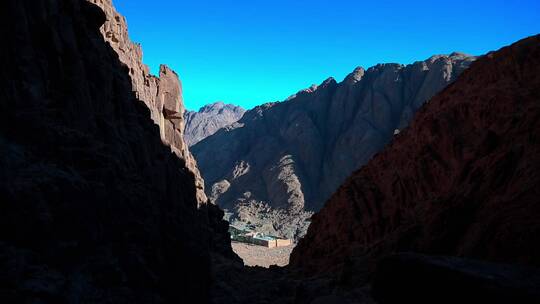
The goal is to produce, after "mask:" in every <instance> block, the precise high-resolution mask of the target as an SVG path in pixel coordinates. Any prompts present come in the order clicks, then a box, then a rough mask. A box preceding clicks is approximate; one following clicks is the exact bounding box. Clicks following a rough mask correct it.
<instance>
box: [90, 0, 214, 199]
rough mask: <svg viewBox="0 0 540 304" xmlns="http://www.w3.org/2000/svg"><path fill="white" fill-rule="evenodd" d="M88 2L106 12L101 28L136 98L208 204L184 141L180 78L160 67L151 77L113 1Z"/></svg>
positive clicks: (138, 48) (200, 178)
mask: <svg viewBox="0 0 540 304" xmlns="http://www.w3.org/2000/svg"><path fill="white" fill-rule="evenodd" d="M88 1H89V2H91V3H94V4H96V5H98V6H99V7H101V8H102V9H103V11H104V12H105V16H106V21H105V23H104V24H103V26H102V27H101V33H102V34H103V36H104V37H105V40H106V41H107V42H109V43H110V45H111V46H112V48H113V49H114V50H115V51H116V52H117V53H118V56H119V58H120V61H121V62H122V63H124V64H125V65H126V66H127V68H128V71H129V76H130V78H131V83H132V86H133V88H132V89H133V91H134V92H135V95H136V97H137V98H138V99H139V100H141V101H144V103H145V104H146V106H147V107H148V109H150V113H151V117H152V120H153V121H154V123H156V124H157V125H158V126H159V129H160V134H161V140H162V141H163V142H164V143H165V144H167V145H168V146H169V147H170V148H171V150H172V151H173V152H174V153H175V154H176V155H178V156H179V157H181V158H182V159H184V160H185V161H186V165H187V167H188V168H189V169H190V170H191V171H193V173H194V174H195V176H196V180H197V199H198V200H199V203H205V202H206V195H205V193H204V181H203V179H202V177H201V175H200V173H199V169H198V168H197V162H196V161H195V159H194V158H193V156H192V155H191V153H190V152H189V149H188V144H186V142H185V140H184V128H185V120H184V113H185V108H184V102H183V99H182V84H181V82H180V80H179V78H178V75H177V74H176V73H175V72H174V71H173V70H171V69H170V68H169V67H167V66H165V65H162V66H160V69H159V77H156V76H154V75H152V74H150V70H149V68H148V66H146V65H145V64H144V63H143V61H142V59H143V58H142V57H143V52H142V48H141V45H140V44H136V43H133V42H132V41H131V40H130V39H129V35H128V27H127V22H126V19H125V18H124V16H122V15H120V14H119V13H118V12H117V11H116V9H115V8H114V6H113V4H112V2H111V0H88Z"/></svg>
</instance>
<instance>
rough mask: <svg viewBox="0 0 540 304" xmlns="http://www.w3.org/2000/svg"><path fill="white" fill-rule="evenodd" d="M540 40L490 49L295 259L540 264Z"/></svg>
mask: <svg viewBox="0 0 540 304" xmlns="http://www.w3.org/2000/svg"><path fill="white" fill-rule="evenodd" d="M539 70H540V36H534V37H530V38H527V39H524V40H522V41H519V42H517V43H515V44H513V45H511V46H509V47H505V48H502V49H501V50H499V51H496V52H493V53H489V54H487V55H485V56H483V57H481V58H480V59H479V60H478V61H476V62H475V63H473V64H472V65H471V67H470V68H469V69H468V70H467V71H465V72H464V73H463V74H462V75H461V76H460V77H459V79H458V80H457V81H456V82H455V83H454V84H452V85H451V86H449V87H448V88H446V89H445V90H444V91H442V92H441V93H440V94H438V95H437V96H435V97H434V98H432V99H431V101H430V102H429V103H428V104H427V105H426V106H424V108H422V110H420V112H419V113H418V114H417V116H416V117H415V119H414V121H413V122H412V124H411V126H410V127H409V128H407V129H405V130H404V131H403V132H401V133H400V134H399V135H398V136H397V137H396V138H395V139H394V141H393V143H392V144H391V145H390V146H388V147H387V148H386V149H385V150H384V151H383V152H381V153H379V154H378V155H377V156H376V157H374V159H372V160H371V161H370V162H369V163H368V164H367V165H366V166H364V167H363V168H362V169H360V170H359V171H357V172H355V173H354V174H353V175H352V176H351V177H350V178H348V179H347V181H346V182H345V183H344V184H343V185H342V186H341V187H340V188H339V190H338V191H337V192H336V193H335V194H334V195H333V196H332V197H331V198H330V199H329V200H328V202H327V203H326V205H325V207H324V208H323V209H322V210H321V211H320V213H318V214H316V215H315V216H314V217H313V222H312V224H311V226H310V228H309V231H308V233H307V235H306V237H305V238H304V239H303V240H302V241H301V242H300V244H299V245H298V246H297V247H296V249H295V250H294V251H293V253H292V256H291V264H292V265H293V266H294V267H295V268H297V269H301V270H302V271H304V272H306V273H328V272H329V271H331V270H332V271H335V272H339V270H340V269H341V270H344V269H351V271H350V272H349V274H351V275H352V274H353V273H354V272H355V271H356V270H354V269H355V267H357V266H358V265H361V264H362V263H364V262H365V261H366V260H369V259H370V258H378V257H381V256H384V255H386V254H390V253H393V252H396V251H414V252H420V253H426V254H440V255H451V256H463V257H469V258H477V259H481V260H488V261H494V262H503V263H512V264H514V263H518V264H525V265H535V266H538V265H540V245H539V244H540V237H539V235H538V233H537V232H538V231H540V204H539V203H538V202H539V200H538V198H539V197H540V175H539V174H538V172H540V140H539V137H538V134H540V103H539V102H538V101H539V100H540V91H539V88H540V74H539V73H538V71H539Z"/></svg>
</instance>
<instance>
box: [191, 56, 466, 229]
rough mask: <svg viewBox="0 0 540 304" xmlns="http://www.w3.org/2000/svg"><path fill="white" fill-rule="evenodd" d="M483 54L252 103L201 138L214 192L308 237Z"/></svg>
mask: <svg viewBox="0 0 540 304" xmlns="http://www.w3.org/2000/svg"><path fill="white" fill-rule="evenodd" d="M474 59H475V57H471V56H467V55H464V54H460V53H453V54H450V55H438V56H433V57H431V58H429V59H427V60H425V61H419V62H415V63H413V64H410V65H401V64H379V65H376V66H374V67H371V68H369V69H367V70H365V69H363V68H356V69H355V70H354V71H353V72H352V73H351V74H349V75H348V76H347V77H346V78H345V79H344V80H343V81H342V82H341V83H337V82H336V81H335V80H334V79H332V78H329V79H327V80H326V81H324V82H323V83H321V84H320V85H313V86H311V87H310V88H308V89H305V90H302V91H300V92H298V93H297V94H295V95H293V96H291V97H290V98H288V99H287V100H286V101H284V102H280V103H269V104H265V105H262V106H258V107H256V108H254V109H253V110H250V111H247V112H246V113H245V114H244V116H243V117H242V119H240V120H239V121H238V122H236V123H234V124H232V125H229V126H228V127H226V128H223V129H221V130H219V131H218V132H216V133H215V134H214V135H212V136H209V137H208V138H206V139H204V140H202V141H201V142H199V143H197V144H196V145H194V146H193V147H192V151H193V153H194V155H195V156H196V158H197V161H198V163H199V166H200V169H201V172H202V173H203V175H204V178H205V180H206V186H207V187H206V188H207V191H208V194H209V196H211V200H212V201H214V202H216V203H217V204H218V205H220V206H222V207H223V208H226V209H228V210H229V211H231V212H232V214H233V220H234V219H236V220H239V221H240V222H244V223H247V222H249V223H251V224H253V225H255V226H256V227H257V228H258V229H259V230H262V231H264V232H267V233H272V234H278V235H282V236H286V237H289V238H295V239H298V238H300V237H301V236H302V235H304V234H305V232H306V229H307V227H308V225H309V218H310V217H311V215H312V213H313V212H314V211H318V210H320V208H321V207H322V206H323V204H324V202H325V201H326V199H328V198H329V197H330V196H331V195H332V193H334V192H335V191H336V190H337V189H338V187H339V185H341V184H342V183H343V182H344V181H345V179H346V177H347V176H349V175H350V174H351V173H352V172H353V171H354V170H357V169H359V168H360V167H362V166H363V165H365V164H366V163H367V162H368V161H369V160H370V159H371V158H372V157H373V156H374V155H375V154H376V153H377V152H379V151H380V150H381V149H382V148H383V147H384V146H385V145H386V144H388V143H389V142H390V141H391V140H392V138H393V137H394V135H395V134H397V133H399V130H403V129H404V128H406V126H407V125H408V123H409V122H410V121H411V119H412V118H413V116H414V114H415V113H416V111H417V110H418V109H419V108H420V107H421V106H422V105H423V104H424V103H425V102H427V101H428V100H429V99H430V98H431V97H432V96H433V95H435V94H436V93H438V92H439V91H441V90H442V89H444V88H445V87H446V86H447V85H448V84H450V83H452V82H453V81H454V80H455V79H456V78H457V77H458V75H460V74H461V73H462V72H463V71H464V70H465V69H466V68H467V67H468V66H469V64H470V63H471V62H473V61H474Z"/></svg>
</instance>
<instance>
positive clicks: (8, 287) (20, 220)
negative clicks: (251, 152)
mask: <svg viewBox="0 0 540 304" xmlns="http://www.w3.org/2000/svg"><path fill="white" fill-rule="evenodd" d="M100 4H103V5H105V4H106V3H100ZM110 14H111V10H109V11H108V13H107V14H104V13H103V11H102V10H101V9H100V8H98V7H97V6H95V5H94V4H91V3H89V2H87V1H82V0H6V1H2V2H1V4H0V23H1V24H0V25H1V26H0V36H1V37H2V46H1V47H0V65H1V66H2V69H1V70H0V151H2V153H0V273H1V275H0V302H2V303H204V302H207V301H208V300H209V297H210V288H211V286H212V284H213V279H212V278H213V276H212V263H211V253H210V252H211V251H212V250H215V249H219V250H221V252H223V253H225V254H227V252H228V253H229V254H230V255H232V251H231V250H230V245H229V247H228V248H227V247H226V246H227V242H229V243H230V241H229V240H228V236H227V224H226V223H225V222H223V221H221V216H222V215H223V214H222V213H221V212H220V211H219V210H217V208H216V207H215V206H213V205H206V204H200V203H199V201H198V200H197V187H196V181H197V179H196V178H197V177H196V176H195V175H194V174H193V171H192V170H190V169H189V168H188V167H187V166H188V165H189V162H190V160H189V158H188V157H187V154H182V153H185V151H187V150H185V149H184V150H182V149H183V148H182V147H185V146H182V145H181V142H179V141H174V140H172V139H173V138H179V137H178V136H180V135H181V130H182V128H180V126H181V121H182V115H181V114H182V104H181V99H180V98H179V96H180V95H179V90H180V88H179V86H178V82H177V78H176V76H175V75H174V74H172V72H170V71H169V70H167V69H166V68H163V69H162V75H161V78H160V80H158V79H154V78H152V77H147V78H145V79H144V80H145V82H144V85H146V84H148V82H146V81H147V80H148V81H155V82H154V83H156V84H157V87H155V88H156V91H155V92H151V94H150V93H149V94H150V95H149V96H150V97H151V98H153V96H154V93H155V96H157V97H156V98H155V99H147V96H144V94H146V93H148V92H150V91H151V90H150V89H148V90H150V91H148V90H147V88H152V85H148V86H147V88H144V89H140V88H138V87H137V86H138V85H137V84H136V82H137V81H138V80H137V79H136V77H135V78H133V76H134V75H135V73H139V72H136V71H137V70H136V68H137V67H136V66H130V64H126V62H125V61H123V60H122V56H123V55H122V53H121V52H117V49H115V48H113V47H118V45H120V44H118V45H116V46H115V44H114V41H115V40H118V41H119V42H118V43H120V41H125V40H122V39H124V38H125V36H124V38H122V37H117V36H114V35H113V36H111V37H109V39H110V40H111V41H113V43H110V44H108V43H106V42H105V40H104V39H103V36H102V33H100V27H102V25H103V24H105V27H104V28H105V29H107V27H108V25H107V24H109V25H110V24H111V22H112V20H113V19H114V20H116V22H121V21H122V20H123V19H122V18H121V17H119V19H118V18H116V17H117V16H116V15H115V17H114V18H113V19H111V15H110ZM106 22H108V23H106ZM102 29H103V27H102ZM105 32H107V33H108V31H107V30H105ZM113 32H114V31H113ZM115 37H116V38H115ZM111 46H113V47H111ZM136 50H139V51H140V49H138V48H136ZM126 54H127V53H126ZM135 54H136V52H135ZM119 55H120V58H119ZM137 62H138V61H137ZM138 63H139V64H140V62H138ZM140 67H141V66H140V65H139V68H140ZM145 75H146V74H145ZM130 76H131V77H130ZM145 77H146V76H145ZM159 92H161V93H159ZM150 100H153V102H155V104H154V106H156V108H154V107H153V106H150V105H149V102H150ZM157 110H159V111H161V112H160V113H157V112H156V111H157ZM151 114H152V115H154V117H153V118H154V121H152V119H151ZM156 117H159V118H160V119H161V124H159V125H160V126H161V129H160V128H159V127H158V126H156V123H155V122H156ZM177 122H179V124H178V125H176V123H177ZM172 126H174V127H172ZM177 126H178V127H177ZM170 132H172V133H174V136H173V137H171V136H172V135H171V133H170ZM160 138H165V140H166V142H167V143H170V144H171V146H167V145H164V144H163V142H162V140H161V139H160ZM171 147H172V148H173V149H176V148H178V151H175V152H177V154H180V155H183V157H182V158H179V157H177V155H175V154H173V153H171ZM182 151H184V152H182Z"/></svg>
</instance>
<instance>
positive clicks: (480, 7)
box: [113, 0, 540, 110]
mask: <svg viewBox="0 0 540 304" xmlns="http://www.w3.org/2000/svg"><path fill="white" fill-rule="evenodd" d="M113 2H114V3H115V5H116V7H117V9H118V10H119V11H120V13H122V14H123V15H125V16H126V17H127V19H128V25H129V31H130V36H131V38H132V40H134V41H136V42H140V43H142V46H143V50H144V61H145V63H146V64H148V65H150V67H151V69H152V72H154V73H156V72H157V71H158V68H159V64H160V63H165V64H167V65H169V66H170V67H172V68H173V69H174V70H175V71H176V72H178V74H179V75H180V78H181V80H182V83H183V87H184V100H185V103H186V107H187V108H188V109H191V110H198V109H199V107H201V106H203V105H204V104H207V103H211V102H214V101H218V100H219V101H224V102H227V103H234V104H237V105H241V106H243V107H245V108H252V107H253V106H255V105H258V104H261V103H264V102H269V101H277V100H283V99H285V98H287V97H288V96H290V95H292V94H294V93H296V92H297V91H298V90H300V89H303V88H306V87H308V86H310V85H311V84H313V83H320V82H322V81H323V80H324V79H326V78H328V77H330V76H333V77H334V78H336V79H337V80H338V81H341V80H342V79H343V78H344V77H345V76H346V75H347V74H348V73H350V72H351V71H352V70H353V69H354V68H355V67H356V66H363V67H365V68H367V67H370V66H372V65H374V64H376V63H384V62H399V63H411V62H413V61H416V60H423V59H426V58H428V57H429V56H431V55H433V54H446V53H451V52H453V51H461V52H465V53H469V54H474V55H479V54H484V53H486V52H487V51H490V50H495V49H498V48H500V47H502V46H504V45H507V44H510V43H512V42H514V41H516V40H519V39H521V38H524V37H526V36H530V35H533V34H537V33H540V21H539V20H540V0H523V1H518V0H515V1H511V0H506V1H502V0H491V1H485V0H484V1H477V0H468V1H461V0H454V1H433V0H432V1H414V0H409V1H403V0H401V1H390V0H387V1H386V0H377V1H375V0H373V1H362V0H356V1H354V0H333V1H330V0H328V1H319V0H310V1H307V0H264V1H262V0H251V1H242V0H237V1H234V0H233V1H230V0H229V1H225V0H223V1H217V0H212V1H206V0H197V1H195V0H193V1H182V0H154V1H148V0H144V1H143V0H113Z"/></svg>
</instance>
